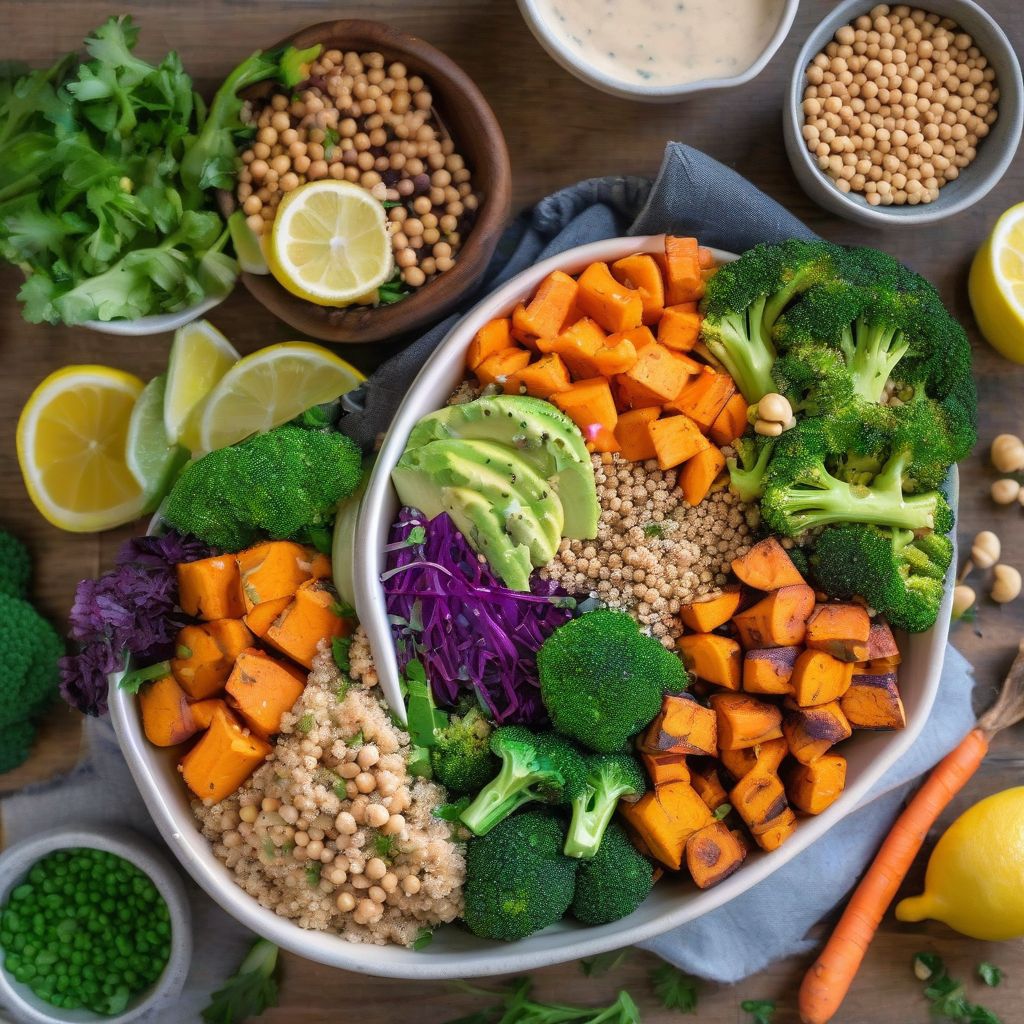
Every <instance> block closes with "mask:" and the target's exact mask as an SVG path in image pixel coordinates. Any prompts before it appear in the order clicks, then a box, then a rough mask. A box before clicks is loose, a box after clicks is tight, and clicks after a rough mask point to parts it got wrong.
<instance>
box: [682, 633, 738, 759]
mask: <svg viewBox="0 0 1024 1024" xmlns="http://www.w3.org/2000/svg"><path fill="white" fill-rule="evenodd" d="M677 644H678V645H679V653H680V655H681V656H682V659H683V663H684V664H685V665H686V667H687V668H688V669H689V670H690V671H691V672H692V673H693V674H694V675H695V676H697V677H698V678H699V679H703V680H704V681H705V682H707V683H713V684H714V685H715V686H723V687H725V689H727V690H738V689H739V688H740V676H741V673H742V665H743V652H742V651H741V650H740V645H739V644H738V643H737V642H736V641H735V640H732V639H730V638H729V637H727V636H719V635H718V634H717V633H688V634H687V635H686V636H681V637H680V638H679V640H678V641H677ZM713 752H714V751H709V753H713Z"/></svg>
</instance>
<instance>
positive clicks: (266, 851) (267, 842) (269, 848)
mask: <svg viewBox="0 0 1024 1024" xmlns="http://www.w3.org/2000/svg"><path fill="white" fill-rule="evenodd" d="M263 856H264V857H268V858H269V859H270V860H273V859H274V858H275V857H276V856H277V847H276V846H275V845H274V841H273V839H271V838H270V837H269V836H267V838H266V839H264V840H263Z"/></svg>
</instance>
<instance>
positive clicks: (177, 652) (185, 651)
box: [174, 644, 192, 658]
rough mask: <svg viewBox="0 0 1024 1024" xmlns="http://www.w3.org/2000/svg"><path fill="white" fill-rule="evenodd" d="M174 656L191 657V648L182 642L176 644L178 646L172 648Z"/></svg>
mask: <svg viewBox="0 0 1024 1024" xmlns="http://www.w3.org/2000/svg"><path fill="white" fill-rule="evenodd" d="M174 656H175V657H176V658H191V657H192V648H191V647H186V646H185V645H184V644H178V646H177V647H175V648H174Z"/></svg>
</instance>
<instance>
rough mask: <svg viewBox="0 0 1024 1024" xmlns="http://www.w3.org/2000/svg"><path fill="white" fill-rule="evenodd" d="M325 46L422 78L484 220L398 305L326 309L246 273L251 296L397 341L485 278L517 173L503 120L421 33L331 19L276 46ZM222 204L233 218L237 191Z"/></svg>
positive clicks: (301, 321) (302, 323) (336, 336)
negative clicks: (378, 56)
mask: <svg viewBox="0 0 1024 1024" xmlns="http://www.w3.org/2000/svg"><path fill="white" fill-rule="evenodd" d="M317 43H320V44H322V45H323V48H324V49H325V50H332V49H337V50H356V51H358V52H359V53H366V52H368V51H376V52H378V53H382V54H383V55H384V57H385V59H386V60H387V61H389V62H390V61H401V62H402V63H403V64H405V65H406V67H408V68H409V71H410V73H411V74H416V75H422V77H423V78H424V80H425V81H426V82H427V84H428V86H429V88H430V90H431V93H432V95H433V97H434V107H435V109H436V110H437V112H438V115H439V117H440V119H441V121H442V122H443V123H444V125H445V127H446V128H447V129H448V131H449V132H450V133H451V137H452V139H453V140H454V141H455V145H456V148H457V149H458V152H460V153H461V154H462V156H463V157H464V158H465V160H466V166H467V167H469V169H470V170H471V172H472V175H473V177H472V182H473V187H474V190H475V192H476V193H477V195H478V196H479V199H480V205H479V207H478V208H477V213H476V219H475V220H474V221H473V226H472V227H471V228H470V231H469V234H468V236H467V237H466V238H465V239H464V240H463V243H462V248H461V249H460V250H459V253H458V257H457V258H456V260H455V266H453V267H452V268H451V269H450V270H447V271H445V272H444V273H442V274H438V275H437V276H436V277H435V278H434V279H433V280H432V281H430V282H429V283H428V284H426V285H424V286H423V287H422V288H418V289H416V290H415V291H414V292H413V293H412V294H411V295H409V296H408V297H407V298H404V299H402V300H401V302H396V303H394V304H392V305H390V306H377V307H374V306H348V307H343V308H336V307H332V306H318V305H316V304H315V303H312V302H308V301H306V300H305V299H301V298H299V297H298V296H297V295H292V293H291V292H289V291H287V290H286V289H285V288H283V287H281V285H280V284H278V283H277V281H276V280H275V279H274V278H273V276H271V275H269V274H247V273H243V274H242V275H241V278H242V282H243V283H244V285H245V287H246V288H248V290H249V293H250V294H251V295H252V296H253V298H255V299H256V301H257V302H259V303H261V304H262V305H263V306H265V307H266V308H267V309H269V310H270V312H271V313H273V314H274V315H275V316H276V317H278V318H280V319H281V320H283V321H284V322H285V323H287V324H290V325H291V326H292V327H294V328H295V329H296V330H298V331H301V332H302V333H303V334H307V335H310V336H311V337H314V338H319V339H320V340H322V341H332V342H337V343H339V344H361V343H364V342H369V341H380V340H382V339H392V338H395V337H396V336H398V335H402V334H409V333H410V332H412V331H414V330H416V329H417V328H421V327H424V326H426V325H427V324H430V323H434V322H436V321H437V320H440V319H441V318H442V317H443V316H445V315H446V314H447V313H450V312H451V311H452V310H453V309H454V308H455V307H456V306H457V305H458V304H459V302H460V301H461V300H462V299H463V298H464V297H465V296H466V295H467V294H469V293H470V292H471V291H472V290H473V288H474V287H475V285H476V284H477V283H478V282H479V281H480V278H481V276H482V275H483V273H484V271H485V270H486V269H487V264H488V262H489V260H490V258H491V254H492V253H493V252H494V247H495V246H496V245H497V244H498V239H499V237H500V236H501V231H502V228H503V227H504V224H505V221H506V219H507V218H508V213H509V205H510V202H511V184H512V169H511V167H510V165H509V159H508V149H507V147H506V146H505V136H504V135H503V134H502V131H501V127H500V125H499V124H498V119H497V118H496V117H495V116H494V111H493V110H491V107H490V105H489V104H488V102H487V100H486V99H484V96H483V93H481V92H480V90H479V89H478V88H477V87H476V84H475V83H474V82H473V80H472V79H471V78H470V77H469V76H468V75H467V74H466V73H465V71H463V70H462V68H460V67H459V66H458V65H457V64H456V63H455V62H454V61H452V60H451V58H449V57H446V56H445V55H444V54H443V53H441V51H440V50H438V49H435V48H434V47H433V46H431V45H430V44H429V43H426V42H424V41H423V40H422V39H418V38H416V37H415V36H410V35H406V34H405V33H404V32H399V31H398V30H397V29H394V28H391V27H390V26H388V25H383V24H381V23H380V22H376V21H360V20H346V21H324V22H321V23H320V24H318V25H310V26H309V27H308V28H304V29H302V30H300V31H299V32H296V33H295V34H294V35H291V36H288V38H287V39H283V40H281V42H280V43H277V44H275V45H276V46H285V45H289V44H291V45H292V46H295V47H297V48H298V49H304V48H305V47H308V46H314V45H315V44H317ZM275 88H276V86H275V83H273V82H261V83H260V84H258V85H255V86H253V87H252V88H251V89H247V90H245V91H243V92H242V93H241V95H242V96H243V97H244V98H245V99H250V100H256V99H262V98H264V97H266V96H269V95H270V94H271V93H272V92H273V91H274V89H275ZM217 202H218V205H219V206H220V210H221V212H222V213H223V214H224V216H225V217H227V216H228V215H229V214H231V213H232V212H233V211H234V210H235V208H236V206H237V203H236V200H235V196H234V194H233V193H232V192H228V191H226V190H220V191H218V193H217Z"/></svg>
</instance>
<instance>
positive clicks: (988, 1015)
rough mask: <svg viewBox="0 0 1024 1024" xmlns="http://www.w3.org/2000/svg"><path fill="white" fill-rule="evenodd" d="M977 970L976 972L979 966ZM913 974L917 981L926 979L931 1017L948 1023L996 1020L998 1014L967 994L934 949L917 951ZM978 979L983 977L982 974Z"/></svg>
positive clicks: (994, 1022)
mask: <svg viewBox="0 0 1024 1024" xmlns="http://www.w3.org/2000/svg"><path fill="white" fill-rule="evenodd" d="M982 966H985V967H991V966H992V965H991V964H985V965H982ZM995 970H996V971H998V970H999V969H998V968H995ZM978 971H979V974H980V973H981V967H979V969H978ZM914 974H915V975H917V977H918V979H920V980H921V981H926V982H927V985H926V986H925V989H924V995H925V998H927V999H930V1000H931V1004H932V1005H931V1012H932V1016H933V1017H938V1018H940V1019H944V1020H947V1021H951V1022H952V1024H1000V1020H999V1018H998V1017H997V1016H996V1015H995V1014H994V1013H993V1012H992V1011H991V1010H988V1009H986V1008H985V1007H984V1006H978V1005H977V1004H975V1003H972V1002H971V1001H970V1000H969V999H968V998H967V992H966V990H965V988H964V986H963V983H962V982H959V981H957V980H956V979H955V978H952V977H950V975H949V972H948V971H947V970H946V965H945V964H944V963H943V961H942V958H941V957H940V956H938V955H936V954H935V953H918V954H917V956H915V957H914ZM1000 975H1001V972H1000ZM982 979H983V980H986V979H985V977H984V975H982ZM996 983H997V984H998V982H996ZM986 984H988V981H987V980H986Z"/></svg>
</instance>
